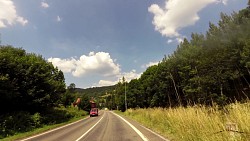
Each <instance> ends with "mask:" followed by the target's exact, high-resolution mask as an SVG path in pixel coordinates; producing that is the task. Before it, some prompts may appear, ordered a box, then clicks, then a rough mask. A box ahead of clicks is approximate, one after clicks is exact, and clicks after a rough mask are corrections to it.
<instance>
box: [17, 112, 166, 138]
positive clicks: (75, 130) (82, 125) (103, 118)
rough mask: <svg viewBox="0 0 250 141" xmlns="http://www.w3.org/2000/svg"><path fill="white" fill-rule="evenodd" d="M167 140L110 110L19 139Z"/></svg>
mask: <svg viewBox="0 0 250 141" xmlns="http://www.w3.org/2000/svg"><path fill="white" fill-rule="evenodd" d="M163 140H167V139H164V138H163V137H161V136H159V135H157V134H156V133H154V132H152V131H150V130H149V129H146V128H145V127H142V126H141V125H140V124H138V123H137V122H135V121H133V120H130V119H128V118H125V117H121V116H119V115H117V114H115V113H113V112H111V111H100V112H99V116H97V117H88V118H85V119H83V120H80V121H77V122H74V123H72V124H68V125H66V126H63V127H59V128H56V129H54V130H51V131H47V132H45V133H42V134H38V135H35V136H32V137H29V138H26V139H23V140H21V141H163Z"/></svg>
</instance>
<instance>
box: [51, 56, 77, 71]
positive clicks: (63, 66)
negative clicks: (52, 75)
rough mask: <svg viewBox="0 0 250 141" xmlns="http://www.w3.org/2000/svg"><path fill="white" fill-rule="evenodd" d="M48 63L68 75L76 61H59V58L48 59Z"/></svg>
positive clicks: (74, 66)
mask: <svg viewBox="0 0 250 141" xmlns="http://www.w3.org/2000/svg"><path fill="white" fill-rule="evenodd" d="M48 61H49V62H52V64H53V65H55V66H57V67H58V68H59V69H60V70H61V71H63V72H64V73H70V72H72V71H73V70H74V69H75V68H76V62H77V60H76V59H74V58H71V59H60V58H49V59H48Z"/></svg>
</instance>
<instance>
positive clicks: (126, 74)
mask: <svg viewBox="0 0 250 141" xmlns="http://www.w3.org/2000/svg"><path fill="white" fill-rule="evenodd" d="M140 76H141V73H137V72H136V70H134V69H133V70H131V71H130V72H124V73H121V74H120V75H118V76H117V77H118V78H119V79H121V78H122V77H124V78H125V79H126V81H127V82H129V81H130V80H132V79H136V78H139V77H140ZM119 79H118V81H119Z"/></svg>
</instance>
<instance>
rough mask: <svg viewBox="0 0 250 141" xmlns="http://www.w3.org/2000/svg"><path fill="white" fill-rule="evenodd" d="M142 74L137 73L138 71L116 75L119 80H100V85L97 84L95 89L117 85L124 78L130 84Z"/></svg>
mask: <svg viewBox="0 0 250 141" xmlns="http://www.w3.org/2000/svg"><path fill="white" fill-rule="evenodd" d="M141 74H142V73H137V72H136V70H134V69H133V70H131V71H130V72H123V73H120V74H118V75H116V76H115V77H116V78H117V80H114V81H112V80H100V81H99V82H98V84H95V87H101V86H110V85H115V84H117V83H118V82H119V81H121V79H122V78H123V77H124V78H125V80H126V81H127V82H130V81H131V80H132V79H137V78H139V77H140V76H141Z"/></svg>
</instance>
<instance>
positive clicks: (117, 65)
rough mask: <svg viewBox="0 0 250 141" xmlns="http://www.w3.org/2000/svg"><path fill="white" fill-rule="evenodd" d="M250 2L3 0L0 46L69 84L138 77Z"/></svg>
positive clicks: (91, 84)
mask: <svg viewBox="0 0 250 141" xmlns="http://www.w3.org/2000/svg"><path fill="white" fill-rule="evenodd" d="M247 1H248V0H0V41H1V45H12V46H14V47H18V48H20V47H21V48H23V49H24V50H26V52H27V53H35V54H38V55H42V56H43V58H44V59H45V60H47V61H48V62H52V64H53V65H54V66H56V67H58V68H59V69H60V70H62V71H63V73H64V77H65V82H66V85H67V86H69V85H70V84H71V83H74V84H75V85H76V87H77V88H89V87H101V86H109V85H114V84H116V83H117V82H118V81H120V80H121V78H122V77H124V78H125V79H126V81H128V82H129V81H130V80H131V79H136V78H139V77H140V75H141V74H142V73H143V72H144V71H145V70H146V69H147V67H149V66H152V65H155V64H157V63H159V62H160V61H161V60H162V59H163V58H164V56H165V55H171V54H172V53H173V52H174V51H175V50H176V48H177V46H178V44H179V43H180V42H181V41H182V40H183V39H184V38H187V39H190V36H191V34H192V33H202V34H205V33H206V31H207V30H208V28H209V22H211V23H214V24H217V23H218V21H219V19H220V13H221V12H222V13H226V14H228V15H231V14H232V13H233V12H238V11H239V10H241V9H243V8H246V7H247Z"/></svg>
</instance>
